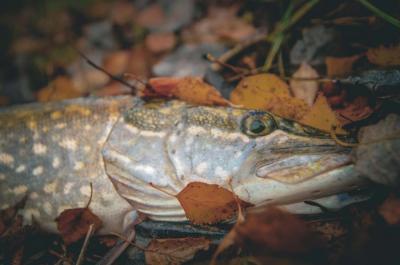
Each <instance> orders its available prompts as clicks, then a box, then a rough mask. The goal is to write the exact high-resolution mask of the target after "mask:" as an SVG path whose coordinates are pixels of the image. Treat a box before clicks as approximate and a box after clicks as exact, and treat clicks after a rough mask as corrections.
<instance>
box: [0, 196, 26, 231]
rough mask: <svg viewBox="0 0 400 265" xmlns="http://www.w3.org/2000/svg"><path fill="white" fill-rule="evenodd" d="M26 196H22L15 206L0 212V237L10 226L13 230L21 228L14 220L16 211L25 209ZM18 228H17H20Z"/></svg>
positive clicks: (20, 224)
mask: <svg viewBox="0 0 400 265" xmlns="http://www.w3.org/2000/svg"><path fill="white" fill-rule="evenodd" d="M26 199H27V196H24V198H22V199H21V200H20V201H18V202H17V203H16V204H15V205H12V206H10V207H8V208H6V209H3V210H0V235H2V234H3V233H4V232H5V231H7V229H8V228H10V227H12V226H16V227H13V229H17V227H19V226H21V227H22V222H21V223H19V222H18V220H16V217H17V213H18V210H20V209H23V208H24V207H25V202H26ZM21 227H19V228H21Z"/></svg>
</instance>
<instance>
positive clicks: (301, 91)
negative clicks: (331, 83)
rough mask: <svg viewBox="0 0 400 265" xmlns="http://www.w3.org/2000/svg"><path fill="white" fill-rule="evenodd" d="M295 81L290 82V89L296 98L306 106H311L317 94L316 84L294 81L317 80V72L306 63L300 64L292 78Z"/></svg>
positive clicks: (314, 82) (315, 82)
mask: <svg viewBox="0 0 400 265" xmlns="http://www.w3.org/2000/svg"><path fill="white" fill-rule="evenodd" d="M292 77H293V78H295V79H292V80H290V89H291V90H292V93H293V95H294V96H295V97H296V98H299V99H302V100H304V101H305V102H306V103H307V104H308V106H312V105H313V103H314V100H315V97H316V96H317V92H318V87H319V85H318V82H317V81H315V80H313V81H304V80H296V78H307V79H312V78H318V73H317V71H316V70H315V69H314V68H312V67H311V66H310V65H309V64H307V63H304V62H303V63H301V65H300V67H299V69H297V71H296V72H295V73H294V74H293V76H292Z"/></svg>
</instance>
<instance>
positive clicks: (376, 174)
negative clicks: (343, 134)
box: [354, 114, 400, 186]
mask: <svg viewBox="0 0 400 265" xmlns="http://www.w3.org/2000/svg"><path fill="white" fill-rule="evenodd" d="M359 142H360V144H359V145H358V146H357V148H356V149H355V151H354V155H355V163H356V170H358V171H359V172H360V173H361V174H362V175H364V176H366V177H368V178H369V179H371V180H373V181H375V182H377V183H381V184H385V185H389V186H398V185H399V184H400V163H399V158H400V116H399V115H396V114H390V115H388V116H387V117H386V118H385V119H384V120H381V121H380V122H378V123H377V124H374V125H370V126H367V127H364V128H362V129H361V130H360V134H359Z"/></svg>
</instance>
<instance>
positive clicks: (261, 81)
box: [231, 74, 290, 109]
mask: <svg viewBox="0 0 400 265" xmlns="http://www.w3.org/2000/svg"><path fill="white" fill-rule="evenodd" d="M275 95H286V96H289V95H290V93H289V87H288V85H287V84H286V83H285V82H284V81H282V80H281V79H280V78H279V77H278V76H276V75H273V74H259V75H252V76H249V77H245V78H243V79H242V80H241V81H240V83H239V84H238V85H237V86H236V88H235V89H234V90H233V91H232V94H231V101H232V103H233V104H236V105H243V106H244V107H247V108H253V109H263V108H265V106H267V105H269V102H270V101H271V98H272V97H273V96H275Z"/></svg>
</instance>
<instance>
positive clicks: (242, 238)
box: [211, 207, 320, 264]
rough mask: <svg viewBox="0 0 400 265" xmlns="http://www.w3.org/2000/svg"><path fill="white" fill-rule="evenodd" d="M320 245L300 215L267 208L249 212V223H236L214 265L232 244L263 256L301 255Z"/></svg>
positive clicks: (218, 251) (246, 221)
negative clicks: (279, 254) (280, 254)
mask: <svg viewBox="0 0 400 265" xmlns="http://www.w3.org/2000/svg"><path fill="white" fill-rule="evenodd" d="M319 242H320V240H319V238H317V237H316V234H314V233H313V232H312V231H311V230H310V229H309V228H308V226H307V224H306V223H305V222H304V221H303V220H301V219H300V218H298V217H297V216H295V215H293V214H290V213H288V212H285V211H283V210H280V209H278V208H275V207H266V208H265V209H263V210H262V211H258V212H251V213H249V214H248V215H247V216H246V220H244V221H243V222H238V223H236V225H235V226H234V227H233V229H232V230H231V231H230V232H229V233H228V234H227V235H226V236H225V238H224V239H223V240H222V242H221V243H220V245H219V246H218V249H217V251H216V252H215V253H214V256H213V260H212V262H211V264H216V258H217V256H218V255H219V254H220V253H222V252H223V251H224V250H225V249H227V248H228V247H230V246H232V245H237V246H240V247H243V248H247V249H250V250H251V251H252V252H253V253H254V252H259V254H261V255H268V254H270V253H271V252H272V253H285V254H301V253H305V252H308V251H310V250H312V249H314V248H315V247H317V243H319Z"/></svg>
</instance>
